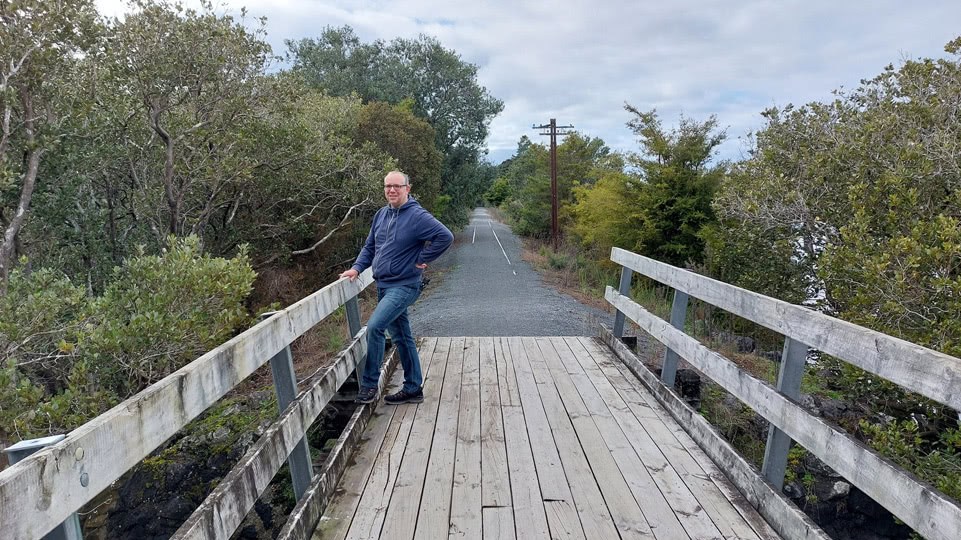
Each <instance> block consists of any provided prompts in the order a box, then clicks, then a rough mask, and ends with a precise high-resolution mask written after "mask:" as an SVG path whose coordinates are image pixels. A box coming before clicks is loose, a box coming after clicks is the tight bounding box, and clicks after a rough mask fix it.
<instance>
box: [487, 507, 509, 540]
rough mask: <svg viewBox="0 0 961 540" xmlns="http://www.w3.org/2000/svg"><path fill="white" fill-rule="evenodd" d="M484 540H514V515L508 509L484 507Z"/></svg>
mask: <svg viewBox="0 0 961 540" xmlns="http://www.w3.org/2000/svg"><path fill="white" fill-rule="evenodd" d="M483 512H484V517H483V520H484V540H515V538H516V537H515V535H514V514H513V511H512V509H511V508H510V507H507V506H497V507H485V508H484V510H483Z"/></svg>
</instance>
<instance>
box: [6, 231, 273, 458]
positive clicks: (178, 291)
mask: <svg viewBox="0 0 961 540" xmlns="http://www.w3.org/2000/svg"><path fill="white" fill-rule="evenodd" d="M21 266H23V265H21ZM255 277H256V275H255V273H254V271H253V269H252V268H251V266H250V263H249V261H248V259H247V254H246V251H245V250H241V252H240V254H239V255H237V256H236V257H235V258H233V259H229V260H228V259H222V258H213V257H210V256H207V255H203V254H201V252H200V242H199V240H198V239H197V238H196V237H188V238H184V239H179V240H174V239H171V242H170V246H169V248H168V249H166V250H164V252H163V253H161V254H160V255H145V254H143V253H142V252H141V254H140V255H138V256H137V257H133V258H131V259H128V260H127V261H125V262H124V264H123V266H121V267H118V268H115V269H114V273H113V281H112V282H111V283H110V284H109V285H108V286H107V289H106V290H105V292H104V294H103V296H100V297H98V298H92V299H91V298H87V297H86V296H85V295H84V292H83V290H82V289H81V288H79V287H76V286H74V285H73V284H71V283H70V281H69V280H68V279H67V278H65V277H63V276H62V275H59V274H57V273H56V272H53V271H49V270H38V271H36V272H34V273H32V274H30V275H24V274H22V273H19V271H16V272H13V273H12V274H11V279H10V284H11V286H10V288H9V289H8V293H7V295H5V296H3V297H0V351H2V354H3V361H4V364H2V366H3V367H2V368H0V437H2V438H5V439H15V440H18V439H22V438H33V437H39V436H43V435H49V434H54V433H63V432H67V431H70V430H71V429H74V428H76V427H77V426H80V425H81V424H83V423H85V422H86V421H88V420H90V419H91V418H93V417H95V416H97V415H99V414H101V413H103V412H104V411H106V410H107V409H109V408H110V407H112V406H114V405H115V404H117V403H119V402H120V401H121V400H122V399H124V398H126V397H127V396H130V395H132V394H134V393H136V392H138V391H140V390H142V389H143V388H145V387H146V386H148V385H150V384H151V383H154V382H156V381H158V380H160V379H161V378H163V377H164V376H166V375H168V374H170V373H171V372H173V371H174V370H176V369H178V368H180V367H181V366H183V365H185V364H186V363H188V362H190V361H192V360H194V359H195V358H197V357H198V356H200V355H201V354H203V353H204V352H206V351H207V350H209V349H211V348H213V347H215V346H217V345H218V344H220V343H222V342H223V341H225V340H226V339H228V338H229V337H230V336H231V335H232V334H233V333H234V332H235V331H236V330H237V328H240V327H243V326H245V325H247V324H248V323H249V322H250V317H249V315H248V313H247V310H246V308H245V306H244V301H245V300H246V298H247V296H248V295H249V294H250V292H251V289H252V285H253V281H254V278H255Z"/></svg>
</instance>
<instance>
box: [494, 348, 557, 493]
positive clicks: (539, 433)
mask: <svg viewBox="0 0 961 540" xmlns="http://www.w3.org/2000/svg"><path fill="white" fill-rule="evenodd" d="M508 345H509V347H510V352H511V357H512V358H513V360H514V362H513V363H514V372H515V374H516V376H517V388H518V392H519V393H520V400H521V403H522V405H523V409H524V421H525V423H526V425H527V433H528V437H529V438H530V443H531V451H532V452H533V454H534V465H535V467H536V469H537V480H538V483H539V484H540V489H541V496H542V497H543V498H544V500H555V501H569V500H571V488H570V485H569V484H568V483H567V476H566V475H565V474H564V467H563V466H562V465H561V458H560V457H558V455H557V446H556V445H555V444H554V435H553V434H552V433H551V426H550V424H549V423H548V422H547V414H546V413H545V412H544V406H543V404H542V403H541V398H540V395H539V394H538V393H537V384H536V383H535V382H534V376H533V374H532V373H531V370H530V364H528V363H527V353H526V352H525V351H524V344H523V342H522V341H521V339H520V338H510V339H509V340H508ZM525 375H527V376H525Z"/></svg>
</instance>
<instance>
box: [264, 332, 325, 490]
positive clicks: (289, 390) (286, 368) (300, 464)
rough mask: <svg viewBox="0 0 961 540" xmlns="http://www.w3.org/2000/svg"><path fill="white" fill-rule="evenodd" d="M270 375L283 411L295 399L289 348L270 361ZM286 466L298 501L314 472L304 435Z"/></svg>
mask: <svg viewBox="0 0 961 540" xmlns="http://www.w3.org/2000/svg"><path fill="white" fill-rule="evenodd" d="M270 374H271V375H273V377H274V391H276V392H277V407H278V411H283V410H284V409H286V408H287V406H288V405H290V403H291V402H292V401H293V400H294V399H295V398H296V397H297V376H296V375H295V374H294V358H293V356H291V354H290V346H287V347H284V350H282V351H280V352H279V353H277V354H275V355H274V357H273V358H271V359H270ZM287 464H288V465H290V476H291V479H292V480H293V484H294V495H296V496H297V500H298V501H299V500H300V498H301V497H303V495H304V492H305V491H307V488H308V487H310V479H311V477H312V476H313V472H314V469H313V465H312V464H311V462H310V452H308V451H307V435H306V434H305V435H304V436H303V437H301V439H300V441H299V442H298V443H297V445H296V446H294V450H293V451H292V452H291V453H290V455H289V456H287Z"/></svg>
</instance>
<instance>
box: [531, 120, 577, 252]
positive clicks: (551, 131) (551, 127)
mask: <svg viewBox="0 0 961 540" xmlns="http://www.w3.org/2000/svg"><path fill="white" fill-rule="evenodd" d="M573 128H574V126H570V125H568V126H558V125H557V120H556V119H554V118H551V123H550V124H543V125H540V126H534V125H532V126H531V129H546V130H548V131H547V132H544V131H542V132H541V133H540V134H541V135H550V137H551V242H552V243H553V244H554V250H555V251H556V250H557V238H558V236H559V234H558V231H557V136H558V135H567V134H568V133H569V132H567V131H561V132H558V131H557V130H558V129H573Z"/></svg>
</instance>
